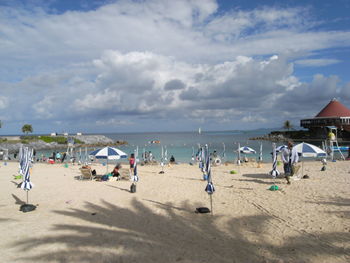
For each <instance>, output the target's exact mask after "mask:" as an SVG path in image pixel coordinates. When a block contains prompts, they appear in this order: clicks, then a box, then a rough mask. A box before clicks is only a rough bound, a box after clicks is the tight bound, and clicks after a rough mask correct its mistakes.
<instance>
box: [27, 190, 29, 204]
mask: <svg viewBox="0 0 350 263" xmlns="http://www.w3.org/2000/svg"><path fill="white" fill-rule="evenodd" d="M26 192H27V204H29V201H28V190H27V191H26Z"/></svg>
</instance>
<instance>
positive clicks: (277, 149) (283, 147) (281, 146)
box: [276, 144, 288, 153]
mask: <svg viewBox="0 0 350 263" xmlns="http://www.w3.org/2000/svg"><path fill="white" fill-rule="evenodd" d="M285 148H288V146H287V145H285V144H284V145H280V146H278V147H276V153H280V152H282V151H283V149H285Z"/></svg>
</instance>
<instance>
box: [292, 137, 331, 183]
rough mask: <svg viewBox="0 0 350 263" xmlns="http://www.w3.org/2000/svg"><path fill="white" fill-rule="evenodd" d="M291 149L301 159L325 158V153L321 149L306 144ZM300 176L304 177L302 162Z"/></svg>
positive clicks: (302, 163)
mask: <svg viewBox="0 0 350 263" xmlns="http://www.w3.org/2000/svg"><path fill="white" fill-rule="evenodd" d="M293 148H295V149H296V151H297V153H298V155H299V156H301V157H311V158H317V157H324V158H325V157H327V153H326V152H325V151H324V150H322V149H321V148H319V147H317V146H315V145H313V144H309V143H306V142H302V143H299V144H297V145H295V146H294V147H293ZM301 171H302V172H301V176H303V175H304V160H303V161H302V162H301Z"/></svg>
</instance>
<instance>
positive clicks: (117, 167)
mask: <svg viewBox="0 0 350 263" xmlns="http://www.w3.org/2000/svg"><path fill="white" fill-rule="evenodd" d="M120 168H121V165H120V163H118V164H117V165H116V166H115V167H114V169H113V171H112V172H111V174H112V176H113V177H117V181H118V180H120V173H119V169H120Z"/></svg>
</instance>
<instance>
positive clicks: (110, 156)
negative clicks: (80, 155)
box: [89, 146, 128, 172]
mask: <svg viewBox="0 0 350 263" xmlns="http://www.w3.org/2000/svg"><path fill="white" fill-rule="evenodd" d="M89 155H92V156H95V158H96V159H106V160H107V167H106V168H107V172H108V160H119V159H120V158H127V157H128V155H127V154H126V153H125V152H123V151H121V150H119V149H117V148H114V147H109V146H107V147H104V148H102V149H97V150H95V151H92V152H90V154H89Z"/></svg>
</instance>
